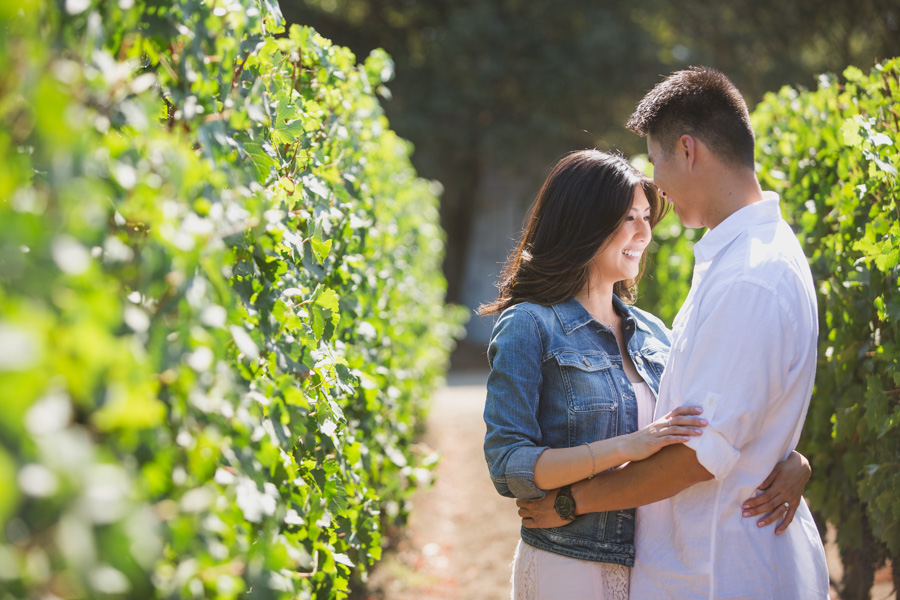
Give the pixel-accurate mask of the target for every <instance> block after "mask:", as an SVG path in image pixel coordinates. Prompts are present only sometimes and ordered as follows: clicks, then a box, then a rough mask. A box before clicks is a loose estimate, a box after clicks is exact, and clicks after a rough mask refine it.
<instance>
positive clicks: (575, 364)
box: [554, 350, 617, 412]
mask: <svg viewBox="0 0 900 600" xmlns="http://www.w3.org/2000/svg"><path fill="white" fill-rule="evenodd" d="M554 358H555V359H556V363H557V364H558V365H559V370H560V376H561V378H562V380H563V382H564V383H565V386H566V395H567V396H568V402H569V406H570V408H571V409H572V411H574V412H591V411H599V410H603V411H614V410H616V407H617V401H616V398H617V392H616V385H615V383H614V382H613V378H612V373H611V372H610V370H611V366H612V365H611V364H610V361H609V356H608V355H607V354H606V353H602V352H591V353H586V352H575V351H571V350H563V351H560V352H558V353H557V354H556V355H555V356H554Z"/></svg>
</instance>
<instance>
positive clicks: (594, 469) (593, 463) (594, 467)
mask: <svg viewBox="0 0 900 600" xmlns="http://www.w3.org/2000/svg"><path fill="white" fill-rule="evenodd" d="M584 445H585V446H587V449H588V452H590V453H591V475H590V477H588V479H593V478H594V475H596V474H597V459H596V458H594V450H593V449H592V448H591V445H590V444H589V443H588V442H584Z"/></svg>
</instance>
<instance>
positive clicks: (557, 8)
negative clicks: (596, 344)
mask: <svg viewBox="0 0 900 600" xmlns="http://www.w3.org/2000/svg"><path fill="white" fill-rule="evenodd" d="M281 4H282V10H283V12H284V16H285V18H286V19H287V21H288V22H294V23H302V24H305V25H311V26H313V27H315V28H316V29H317V30H318V31H319V32H320V33H321V34H322V35H324V36H326V37H330V38H331V39H332V40H333V41H335V43H338V44H341V45H345V46H348V47H350V48H351V49H352V50H353V51H354V52H355V53H356V54H357V56H358V57H365V56H366V55H368V54H369V52H370V51H371V50H372V49H374V48H384V49H385V50H387V52H388V53H389V54H390V55H391V56H392V57H393V59H394V63H395V71H396V73H395V77H394V79H393V81H391V82H390V83H389V84H388V87H389V92H385V95H386V98H387V100H386V101H385V102H384V103H383V105H384V106H385V110H386V112H387V115H388V117H389V118H390V120H391V124H392V127H393V128H394V129H395V130H396V131H397V132H398V133H399V134H400V135H401V136H403V137H405V138H407V139H409V140H411V141H412V142H413V143H414V144H415V147H416V151H415V154H414V156H413V161H414V164H415V166H416V168H417V170H418V172H419V173H420V174H421V175H422V176H424V177H428V178H431V179H436V180H438V181H440V182H441V183H442V184H443V186H444V193H443V197H442V202H441V222H442V225H443V226H444V228H445V229H446V231H447V235H448V247H447V254H446V259H445V264H444V271H445V274H446V276H447V279H448V285H449V291H448V301H450V302H456V303H461V304H464V305H466V306H468V307H469V308H475V307H477V306H478V305H479V304H480V303H482V302H485V301H488V300H490V299H492V297H493V296H494V294H495V292H496V289H495V284H496V281H497V277H498V275H499V273H500V269H501V267H502V263H503V261H504V260H505V258H506V255H507V253H508V251H509V250H510V248H511V247H512V245H513V241H514V238H515V236H516V233H517V231H518V230H519V228H520V226H521V223H522V219H523V217H524V213H525V210H526V209H527V206H528V204H529V203H530V201H531V200H532V198H533V195H534V193H535V192H536V191H537V189H538V187H539V185H540V182H541V181H542V180H543V178H544V177H545V175H546V174H547V173H548V172H549V168H550V166H551V165H552V164H553V163H554V162H555V160H556V159H557V158H559V157H560V156H561V155H562V154H563V153H564V152H566V151H569V150H573V149H579V148H584V147H598V148H600V149H618V150H621V151H622V152H623V153H624V154H626V155H628V156H633V155H635V154H638V153H642V152H644V151H645V149H644V142H643V140H641V139H639V138H638V137H637V136H634V135H632V134H630V133H629V132H627V131H626V130H625V128H624V127H623V123H624V122H625V120H626V119H627V118H628V116H629V115H630V114H631V111H632V110H633V108H634V106H635V104H636V103H637V102H638V101H639V100H640V98H641V97H642V96H643V94H644V93H645V92H646V91H647V90H649V89H650V88H651V87H652V86H653V85H654V84H655V83H656V82H657V81H659V80H660V78H661V77H662V76H664V75H666V74H668V73H670V72H672V71H674V70H677V69H679V68H683V67H686V66H688V65H692V64H704V65H709V66H712V67H716V68H718V69H721V70H722V71H724V72H725V73H726V74H728V76H729V77H731V78H732V80H733V81H734V82H735V83H736V84H737V86H738V87H739V88H740V89H741V90H742V91H743V93H744V96H745V97H746V99H747V103H748V105H749V106H750V108H751V110H752V108H753V107H754V106H755V105H756V104H757V103H758V102H759V101H760V100H761V99H762V97H763V95H764V94H765V93H766V92H767V91H774V90H777V89H779V88H780V87H781V86H783V85H792V86H802V87H815V84H816V81H817V80H816V77H817V75H818V74H820V73H825V72H833V73H840V72H842V71H843V70H844V68H845V67H847V66H848V65H857V66H859V67H860V68H862V69H863V70H865V71H868V69H869V68H871V67H872V66H873V65H874V63H875V62H876V61H877V60H880V59H883V58H888V57H891V56H896V55H898V54H900V1H898V0H859V1H856V2H850V1H848V0H794V1H791V2H784V1H782V0H732V1H729V2H713V3H710V2H701V1H700V0H646V1H644V2H640V3H633V2H621V1H616V2H613V1H611V0H591V1H586V0H555V1H552V2H551V1H549V0H429V1H428V2H423V1H416V0H293V1H290V2H287V1H284V2H282V3H281ZM669 225H672V224H667V225H666V227H668V226H669ZM674 227H675V228H676V229H677V224H674ZM660 233H661V234H663V235H664V236H665V235H667V234H670V233H674V234H677V232H675V231H671V227H670V228H669V229H666V228H664V229H663V230H661V231H660ZM685 269H686V271H685V272H686V273H689V272H690V265H685ZM659 283H660V284H661V285H665V282H659ZM648 292H651V296H652V297H646V298H645V299H644V302H648V301H651V300H653V299H655V298H656V292H655V291H654V290H649V289H648ZM662 293H665V292H662ZM678 293H680V290H678ZM639 304H643V302H641V301H639ZM665 304H667V305H668V304H670V302H667V303H665ZM647 308H650V309H651V310H653V307H652V306H649V305H648V306H647ZM662 316H663V318H668V319H671V316H673V315H667V314H665V315H662ZM490 326H491V321H490V319H478V318H473V319H472V320H471V321H470V323H469V325H468V338H467V342H468V343H463V344H461V345H460V351H459V352H457V356H456V357H455V365H456V366H458V367H460V366H462V367H465V366H476V367H484V366H486V362H485V361H484V356H483V355H482V353H481V352H480V351H478V349H479V348H480V347H481V346H482V345H483V344H485V343H486V341H487V339H488V336H489V334H490Z"/></svg>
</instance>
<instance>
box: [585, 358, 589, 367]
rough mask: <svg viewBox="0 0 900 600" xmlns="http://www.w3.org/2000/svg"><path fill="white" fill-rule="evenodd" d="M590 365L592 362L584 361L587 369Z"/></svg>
mask: <svg viewBox="0 0 900 600" xmlns="http://www.w3.org/2000/svg"><path fill="white" fill-rule="evenodd" d="M590 364H591V362H590V361H589V360H588V359H584V366H586V367H587V366H588V365H590Z"/></svg>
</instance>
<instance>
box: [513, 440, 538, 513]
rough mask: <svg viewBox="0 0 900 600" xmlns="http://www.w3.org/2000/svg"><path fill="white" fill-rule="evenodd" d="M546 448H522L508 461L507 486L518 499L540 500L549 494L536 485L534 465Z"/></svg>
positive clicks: (514, 452)
mask: <svg viewBox="0 0 900 600" xmlns="http://www.w3.org/2000/svg"><path fill="white" fill-rule="evenodd" d="M544 450H547V447H546V446H522V447H520V448H517V449H516V450H515V451H513V453H512V454H510V455H509V458H508V459H507V461H506V485H507V486H508V487H509V491H510V492H512V494H513V496H515V497H516V498H521V499H523V500H540V499H541V498H543V497H544V496H546V495H547V492H545V491H544V490H542V489H540V488H538V487H536V486H535V485H534V465H535V463H537V459H538V457H539V456H540V455H541V454H542V453H543V452H544Z"/></svg>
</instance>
